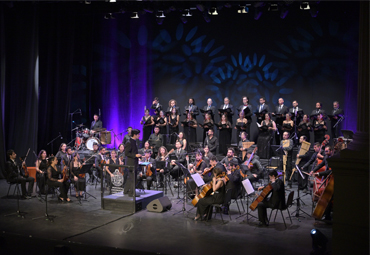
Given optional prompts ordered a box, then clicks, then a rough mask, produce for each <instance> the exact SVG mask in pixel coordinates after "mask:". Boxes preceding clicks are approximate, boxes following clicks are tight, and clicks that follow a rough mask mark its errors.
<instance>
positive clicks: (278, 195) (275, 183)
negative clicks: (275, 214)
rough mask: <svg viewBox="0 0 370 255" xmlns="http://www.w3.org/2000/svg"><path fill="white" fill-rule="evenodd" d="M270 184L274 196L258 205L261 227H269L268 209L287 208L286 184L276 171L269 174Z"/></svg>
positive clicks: (261, 188) (260, 188)
mask: <svg viewBox="0 0 370 255" xmlns="http://www.w3.org/2000/svg"><path fill="white" fill-rule="evenodd" d="M269 178H270V183H271V186H272V195H271V197H270V198H269V199H268V198H266V199H264V200H263V201H262V202H260V203H258V206H257V208H258V220H259V221H260V222H259V225H260V226H268V219H267V208H273V209H280V208H283V207H284V206H285V189H284V182H283V181H282V180H281V179H279V178H278V173H277V172H276V170H272V171H271V172H270V173H269ZM264 188H266V186H265V187H259V188H258V190H263V189H264Z"/></svg>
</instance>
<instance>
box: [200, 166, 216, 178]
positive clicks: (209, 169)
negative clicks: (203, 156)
mask: <svg viewBox="0 0 370 255" xmlns="http://www.w3.org/2000/svg"><path fill="white" fill-rule="evenodd" d="M213 168H214V166H211V167H210V168H208V169H207V170H204V172H203V173H202V175H203V176H205V175H207V174H208V173H210V172H211V171H212V170H213Z"/></svg>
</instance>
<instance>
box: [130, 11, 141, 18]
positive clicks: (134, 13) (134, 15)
mask: <svg viewBox="0 0 370 255" xmlns="http://www.w3.org/2000/svg"><path fill="white" fill-rule="evenodd" d="M138 18H139V13H138V12H132V13H131V19H138Z"/></svg>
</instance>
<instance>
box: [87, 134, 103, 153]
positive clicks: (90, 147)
mask: <svg viewBox="0 0 370 255" xmlns="http://www.w3.org/2000/svg"><path fill="white" fill-rule="evenodd" d="M94 143H97V144H99V146H100V140H99V138H96V137H90V138H89V139H87V141H86V148H87V149H88V150H91V151H93V150H94Z"/></svg>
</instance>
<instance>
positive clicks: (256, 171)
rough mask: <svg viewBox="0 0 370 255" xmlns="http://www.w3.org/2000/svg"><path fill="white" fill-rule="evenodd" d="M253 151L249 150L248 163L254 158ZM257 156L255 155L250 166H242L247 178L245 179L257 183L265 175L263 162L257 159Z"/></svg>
mask: <svg viewBox="0 0 370 255" xmlns="http://www.w3.org/2000/svg"><path fill="white" fill-rule="evenodd" d="M252 153H253V151H252V150H248V151H247V159H246V162H248V161H249V159H250V158H251V156H252ZM256 156H257V155H255V154H253V157H252V159H251V160H250V162H249V165H244V164H243V165H242V169H241V170H242V173H243V175H244V176H245V178H247V179H249V180H250V182H256V181H258V180H259V178H260V177H261V175H262V173H263V167H262V165H261V162H260V161H259V159H257V157H256Z"/></svg>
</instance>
